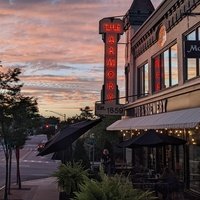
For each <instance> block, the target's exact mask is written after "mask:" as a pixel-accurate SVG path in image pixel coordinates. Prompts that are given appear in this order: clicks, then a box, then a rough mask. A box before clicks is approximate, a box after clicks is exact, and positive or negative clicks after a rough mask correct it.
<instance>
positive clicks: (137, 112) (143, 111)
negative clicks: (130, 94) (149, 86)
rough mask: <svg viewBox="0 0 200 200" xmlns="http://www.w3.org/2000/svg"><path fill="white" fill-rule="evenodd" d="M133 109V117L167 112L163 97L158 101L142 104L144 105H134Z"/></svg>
mask: <svg viewBox="0 0 200 200" xmlns="http://www.w3.org/2000/svg"><path fill="white" fill-rule="evenodd" d="M133 109H134V116H135V117H141V116H147V115H153V114H158V113H164V112H167V100H166V99H163V100H160V101H156V102H152V103H148V104H144V105H141V106H138V107H135V108H133Z"/></svg>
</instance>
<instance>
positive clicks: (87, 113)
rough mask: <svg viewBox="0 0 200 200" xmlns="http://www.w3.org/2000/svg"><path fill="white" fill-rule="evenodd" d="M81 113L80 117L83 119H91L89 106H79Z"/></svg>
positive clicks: (91, 114) (92, 116)
mask: <svg viewBox="0 0 200 200" xmlns="http://www.w3.org/2000/svg"><path fill="white" fill-rule="evenodd" d="M80 111H81V114H80V116H79V117H80V118H81V119H83V120H85V119H93V118H94V115H93V113H92V110H91V109H90V107H89V106H85V108H81V109H80Z"/></svg>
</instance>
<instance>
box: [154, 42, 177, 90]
mask: <svg viewBox="0 0 200 200" xmlns="http://www.w3.org/2000/svg"><path fill="white" fill-rule="evenodd" d="M176 84H178V55H177V44H174V45H173V46H171V47H170V48H168V49H167V50H165V51H164V52H163V53H161V54H159V55H157V56H156V57H154V59H153V91H154V92H157V91H160V90H163V89H165V88H168V87H171V86H173V85H176Z"/></svg>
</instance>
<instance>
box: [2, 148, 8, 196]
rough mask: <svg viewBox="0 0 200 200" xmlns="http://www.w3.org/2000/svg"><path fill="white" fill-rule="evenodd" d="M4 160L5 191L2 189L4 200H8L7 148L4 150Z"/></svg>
mask: <svg viewBox="0 0 200 200" xmlns="http://www.w3.org/2000/svg"><path fill="white" fill-rule="evenodd" d="M5 159H6V177H5V189H4V198H3V199H4V200H8V165H9V162H8V161H9V153H8V148H7V147H6V150H5Z"/></svg>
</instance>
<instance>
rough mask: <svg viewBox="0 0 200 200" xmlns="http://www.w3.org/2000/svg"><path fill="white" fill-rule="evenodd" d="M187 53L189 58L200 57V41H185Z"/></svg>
mask: <svg viewBox="0 0 200 200" xmlns="http://www.w3.org/2000/svg"><path fill="white" fill-rule="evenodd" d="M185 55H186V57H187V58H200V41H185Z"/></svg>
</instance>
